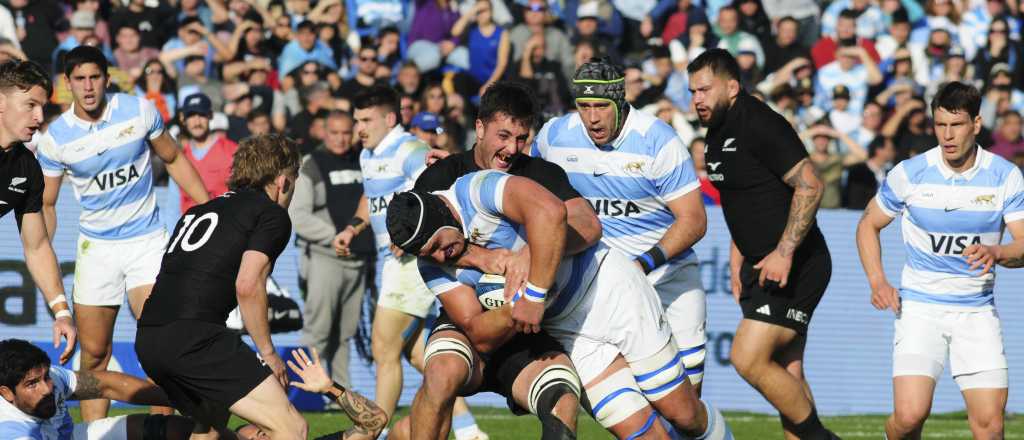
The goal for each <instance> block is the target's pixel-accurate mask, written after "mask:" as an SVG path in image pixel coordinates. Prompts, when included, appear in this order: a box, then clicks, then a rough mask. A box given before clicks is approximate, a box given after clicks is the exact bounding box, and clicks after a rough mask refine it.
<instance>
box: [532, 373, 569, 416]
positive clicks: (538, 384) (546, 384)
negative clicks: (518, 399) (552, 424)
mask: <svg viewBox="0 0 1024 440" xmlns="http://www.w3.org/2000/svg"><path fill="white" fill-rule="evenodd" d="M580 388H582V387H581V386H580V378H579V376H577V375H576V372H575V371H573V370H572V369H571V368H569V367H566V366H564V365H551V366H549V367H547V368H545V369H544V370H542V371H541V372H540V373H539V374H537V377H536V378H534V379H533V383H531V384H530V392H529V394H527V401H528V402H529V405H530V407H529V408H528V409H529V410H530V412H532V413H534V414H537V415H541V414H542V413H550V412H551V409H552V408H554V406H555V403H556V402H558V399H559V398H560V397H562V395H563V394H565V393H572V394H573V395H575V396H576V398H577V399H579V397H580Z"/></svg>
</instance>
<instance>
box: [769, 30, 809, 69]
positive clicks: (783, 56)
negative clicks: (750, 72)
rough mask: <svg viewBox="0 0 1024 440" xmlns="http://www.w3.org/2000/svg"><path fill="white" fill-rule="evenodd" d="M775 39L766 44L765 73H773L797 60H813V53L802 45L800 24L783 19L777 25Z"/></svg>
mask: <svg viewBox="0 0 1024 440" xmlns="http://www.w3.org/2000/svg"><path fill="white" fill-rule="evenodd" d="M776 26H777V28H778V29H777V30H776V33H775V38H773V39H769V40H767V41H765V42H764V54H765V63H764V71H765V73H769V74H770V73H772V72H775V71H776V70H779V68H781V67H782V66H785V65H786V64H788V63H789V62H790V61H792V60H794V59H796V58H807V59H810V58H811V52H810V51H809V50H808V49H807V47H805V46H804V45H802V44H801V43H800V40H799V39H798V37H799V32H800V22H799V21H797V20H796V19H795V18H793V17H783V18H782V19H780V20H779V23H778V24H777V25H776Z"/></svg>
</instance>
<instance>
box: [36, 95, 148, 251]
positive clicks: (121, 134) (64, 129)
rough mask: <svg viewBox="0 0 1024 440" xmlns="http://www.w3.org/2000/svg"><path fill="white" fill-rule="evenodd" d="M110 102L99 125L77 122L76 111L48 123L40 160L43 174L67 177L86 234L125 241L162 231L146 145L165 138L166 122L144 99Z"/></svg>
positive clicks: (122, 98)
mask: <svg viewBox="0 0 1024 440" xmlns="http://www.w3.org/2000/svg"><path fill="white" fill-rule="evenodd" d="M106 99H107V105H106V109H105V110H104V111H103V116H102V117H100V120H99V121H97V122H96V123H91V122H87V121H84V120H82V119H80V118H79V117H77V116H75V113H74V111H75V108H74V105H72V107H71V109H69V110H68V111H66V112H64V113H63V114H62V115H60V117H58V118H57V119H56V120H54V121H53V122H52V123H50V126H49V128H48V129H47V131H46V133H45V134H44V135H43V136H42V137H40V139H39V149H38V152H37V156H38V159H39V166H40V167H41V168H42V169H43V174H45V175H47V176H51V177H57V176H61V175H63V174H64V173H65V172H66V173H67V174H68V175H69V178H70V180H71V185H72V187H73V188H74V190H75V197H76V198H77V199H78V201H79V203H81V205H82V214H81V216H80V217H79V230H80V231H81V233H82V234H84V235H85V236H87V237H90V238H94V239H100V240H124V239H129V238H133V237H139V236H143V235H146V234H149V233H152V232H154V231H157V230H159V229H161V228H163V225H162V224H161V223H160V215H159V213H158V212H157V206H156V196H155V195H154V194H153V171H152V167H150V165H149V145H148V144H149V141H150V140H152V139H155V138H156V137H157V136H160V134H161V133H163V131H164V122H163V119H162V118H161V117H160V113H159V112H157V110H156V107H154V106H153V104H152V103H151V102H149V101H148V100H146V99H142V98H137V97H135V96H131V95H125V94H121V93H117V94H112V95H107V98H106Z"/></svg>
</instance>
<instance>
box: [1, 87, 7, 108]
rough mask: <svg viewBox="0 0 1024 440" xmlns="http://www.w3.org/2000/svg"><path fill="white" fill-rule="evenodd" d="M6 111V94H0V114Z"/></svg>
mask: <svg viewBox="0 0 1024 440" xmlns="http://www.w3.org/2000/svg"><path fill="white" fill-rule="evenodd" d="M6 110H7V93H5V92H0V113H3V112H4V111H6Z"/></svg>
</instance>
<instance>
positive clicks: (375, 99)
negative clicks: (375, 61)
mask: <svg viewBox="0 0 1024 440" xmlns="http://www.w3.org/2000/svg"><path fill="white" fill-rule="evenodd" d="M370 107H381V108H382V109H383V110H384V112H385V113H394V114H395V116H396V117H397V116H400V115H399V113H398V109H399V108H401V102H400V101H399V99H398V92H395V89H392V88H391V87H388V86H384V85H375V86H373V87H370V88H369V89H366V90H364V91H362V92H360V93H359V94H357V95H356V97H355V98H354V99H353V100H352V108H354V109H356V110H362V109H367V108H370Z"/></svg>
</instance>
